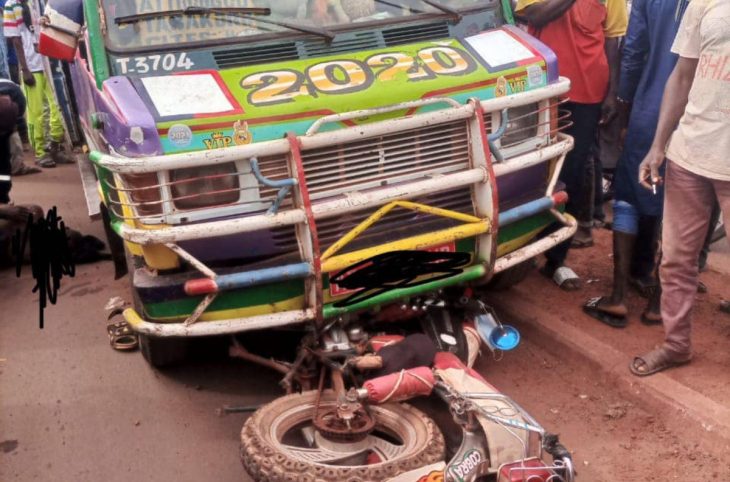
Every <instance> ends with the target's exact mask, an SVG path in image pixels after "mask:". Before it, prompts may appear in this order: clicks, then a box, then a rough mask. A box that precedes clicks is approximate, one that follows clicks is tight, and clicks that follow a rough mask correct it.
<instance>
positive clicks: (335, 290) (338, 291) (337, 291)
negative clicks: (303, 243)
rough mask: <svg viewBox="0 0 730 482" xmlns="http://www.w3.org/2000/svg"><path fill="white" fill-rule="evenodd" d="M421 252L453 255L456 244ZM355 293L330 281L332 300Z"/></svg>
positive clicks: (355, 269)
mask: <svg viewBox="0 0 730 482" xmlns="http://www.w3.org/2000/svg"><path fill="white" fill-rule="evenodd" d="M422 251H428V252H430V253H454V252H456V243H455V242H453V241H452V242H450V243H446V244H439V245H438V246H431V247H430V248H426V249H424V250H422ZM365 267H367V264H363V265H360V266H358V267H357V268H353V269H352V270H350V271H347V272H346V275H350V274H352V273H355V272H356V271H359V270H361V269H363V268H365ZM357 291H359V290H351V289H347V288H343V287H342V286H339V285H338V284H337V283H333V282H331V281H330V296H332V297H333V298H335V297H338V296H344V295H349V294H352V293H355V292H357Z"/></svg>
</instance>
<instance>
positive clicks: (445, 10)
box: [375, 0, 462, 23]
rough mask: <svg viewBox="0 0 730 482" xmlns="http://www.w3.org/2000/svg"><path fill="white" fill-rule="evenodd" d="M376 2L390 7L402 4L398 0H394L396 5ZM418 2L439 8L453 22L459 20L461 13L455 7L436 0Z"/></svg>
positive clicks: (382, 0) (384, 0)
mask: <svg viewBox="0 0 730 482" xmlns="http://www.w3.org/2000/svg"><path fill="white" fill-rule="evenodd" d="M375 1H376V2H377V3H382V4H384V5H388V6H391V7H402V6H403V5H402V4H400V3H399V2H398V0H395V2H396V3H397V4H398V5H393V4H392V3H390V2H388V1H386V0H375ZM419 1H420V2H423V3H425V4H426V5H430V6H431V7H433V8H435V9H436V10H441V11H442V12H443V13H446V14H448V15H449V16H450V17H451V18H453V19H454V21H455V22H457V23H458V22H461V19H462V15H461V12H459V11H458V10H456V9H455V8H452V7H449V6H448V5H444V4H443V3H440V2H437V1H435V0H419ZM419 13H425V12H419Z"/></svg>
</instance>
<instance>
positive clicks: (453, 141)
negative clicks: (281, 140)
mask: <svg viewBox="0 0 730 482" xmlns="http://www.w3.org/2000/svg"><path fill="white" fill-rule="evenodd" d="M302 162H303V164H304V172H305V174H306V177H307V186H308V188H309V193H310V196H311V197H312V199H313V200H316V199H321V198H325V197H328V196H335V195H338V194H343V193H346V192H348V191H353V190H363V189H371V188H377V187H380V186H385V185H388V184H397V183H399V182H403V181H407V180H414V179H423V178H424V177H427V176H429V175H431V174H437V173H446V172H454V171H458V170H461V169H467V168H468V167H469V139H468V134H467V129H466V121H463V120H460V121H453V122H450V123H447V124H438V125H432V126H426V127H423V128H420V129H413V130H407V131H400V132H394V133H392V134H386V135H383V136H378V137H375V138H368V139H362V140H357V141H353V142H349V143H346V144H335V145H332V146H327V147H323V148H319V149H314V150H310V151H304V152H303V153H302Z"/></svg>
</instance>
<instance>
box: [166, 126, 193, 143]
mask: <svg viewBox="0 0 730 482" xmlns="http://www.w3.org/2000/svg"><path fill="white" fill-rule="evenodd" d="M167 138H168V140H169V141H170V144H172V145H173V146H175V147H188V146H189V145H190V144H192V142H193V131H191V130H190V127H188V126H186V125H185V124H174V125H172V126H171V127H170V130H168V131H167Z"/></svg>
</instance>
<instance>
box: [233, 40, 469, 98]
mask: <svg viewBox="0 0 730 482" xmlns="http://www.w3.org/2000/svg"><path fill="white" fill-rule="evenodd" d="M475 69H476V63H475V62H474V60H473V59H471V58H470V57H469V56H468V55H466V54H464V53H463V52H462V51H461V50H458V49H455V48H452V47H429V48H425V49H422V50H421V51H419V52H418V55H417V56H416V57H415V58H414V57H412V56H410V55H408V54H405V53H401V52H389V53H384V54H375V55H372V56H370V57H368V58H367V59H365V61H360V60H354V59H353V60H333V61H328V62H321V63H319V64H315V65H312V66H311V67H309V68H307V70H306V71H305V72H299V71H296V70H291V69H282V70H275V71H269V72H260V73H256V74H251V75H249V76H247V77H245V78H244V79H243V80H241V87H243V88H244V89H249V90H250V92H249V94H248V102H249V103H250V104H252V105H273V104H281V103H284V102H290V101H292V100H293V99H294V98H295V97H297V96H300V95H310V96H314V97H316V96H317V95H319V94H349V93H353V92H358V91H361V90H365V89H367V88H368V87H370V86H371V85H372V83H373V81H374V80H375V79H378V80H381V81H390V80H395V79H398V78H403V79H404V80H405V81H408V82H417V81H421V80H429V79H434V78H436V77H437V76H440V75H466V74H469V73H471V72H473V71H474V70H475Z"/></svg>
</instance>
